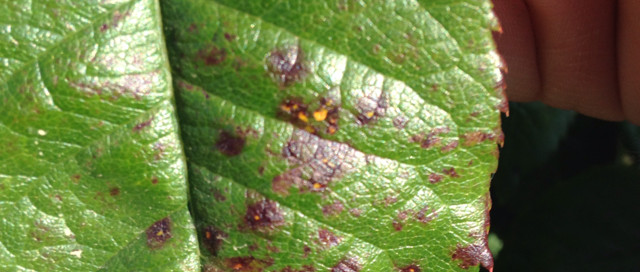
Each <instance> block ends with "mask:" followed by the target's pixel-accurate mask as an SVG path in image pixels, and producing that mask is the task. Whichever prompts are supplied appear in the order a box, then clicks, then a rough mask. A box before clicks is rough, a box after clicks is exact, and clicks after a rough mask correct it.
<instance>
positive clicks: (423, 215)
mask: <svg viewBox="0 0 640 272" xmlns="http://www.w3.org/2000/svg"><path fill="white" fill-rule="evenodd" d="M436 217H438V213H437V212H436V211H434V210H433V209H431V210H429V206H426V205H425V206H424V207H423V208H422V209H420V210H419V211H418V212H416V214H415V218H416V220H418V221H420V222H421V223H424V224H427V223H429V222H431V221H433V219H436Z"/></svg>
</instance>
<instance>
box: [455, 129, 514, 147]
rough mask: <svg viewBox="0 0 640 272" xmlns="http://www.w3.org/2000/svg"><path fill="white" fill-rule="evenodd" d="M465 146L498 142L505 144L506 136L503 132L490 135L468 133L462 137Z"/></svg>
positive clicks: (478, 132) (486, 133)
mask: <svg viewBox="0 0 640 272" xmlns="http://www.w3.org/2000/svg"><path fill="white" fill-rule="evenodd" d="M462 139H463V140H464V141H463V144H464V145H465V146H472V145H476V144H478V143H481V142H484V141H496V142H498V143H502V142H504V134H502V132H501V131H497V132H495V133H488V132H482V131H476V132H468V133H465V134H463V135H462Z"/></svg>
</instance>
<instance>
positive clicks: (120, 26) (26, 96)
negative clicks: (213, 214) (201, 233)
mask: <svg viewBox="0 0 640 272" xmlns="http://www.w3.org/2000/svg"><path fill="white" fill-rule="evenodd" d="M0 9H1V10H3V11H2V13H0V38H1V39H2V42H0V103H1V104H2V107H0V218H2V219H1V220H0V270H1V271H96V270H104V271H124V270H136V271H195V270H198V269H199V263H198V247H197V240H196V236H195V231H194V228H193V223H192V222H193V221H192V219H191V216H190V214H189V212H188V208H187V199H188V198H187V188H186V175H185V173H186V167H185V163H184V156H183V153H182V147H181V142H180V139H179V135H178V130H177V121H176V118H175V109H174V106H173V102H172V85H171V76H170V70H169V66H168V59H167V55H166V51H165V46H164V38H163V34H162V28H161V22H160V9H159V5H158V3H157V2H156V1H152V0H133V1H124V0H123V1H28V2H27V1H12V0H2V1H0Z"/></svg>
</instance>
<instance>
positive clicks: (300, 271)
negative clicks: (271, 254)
mask: <svg viewBox="0 0 640 272" xmlns="http://www.w3.org/2000/svg"><path fill="white" fill-rule="evenodd" d="M315 271H316V269H315V268H314V267H313V266H311V265H304V266H302V267H301V268H297V269H296V268H292V267H290V266H287V267H285V268H284V269H282V270H280V272H315Z"/></svg>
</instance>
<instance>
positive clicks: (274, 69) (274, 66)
mask: <svg viewBox="0 0 640 272" xmlns="http://www.w3.org/2000/svg"><path fill="white" fill-rule="evenodd" d="M266 69H267V71H268V73H269V74H270V75H271V77H272V78H273V79H274V80H275V81H276V82H277V83H278V84H279V85H280V86H281V87H288V86H290V85H292V84H294V83H296V82H300V81H302V79H304V77H305V76H306V75H307V73H308V72H309V71H308V68H307V65H306V63H305V56H304V53H303V52H302V49H301V48H300V46H297V45H296V46H288V47H284V48H277V49H274V50H273V51H271V52H270V53H269V55H268V56H267V59H266Z"/></svg>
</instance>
